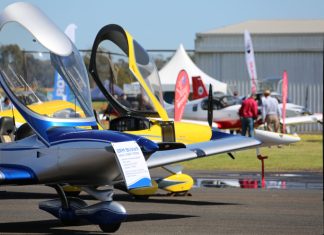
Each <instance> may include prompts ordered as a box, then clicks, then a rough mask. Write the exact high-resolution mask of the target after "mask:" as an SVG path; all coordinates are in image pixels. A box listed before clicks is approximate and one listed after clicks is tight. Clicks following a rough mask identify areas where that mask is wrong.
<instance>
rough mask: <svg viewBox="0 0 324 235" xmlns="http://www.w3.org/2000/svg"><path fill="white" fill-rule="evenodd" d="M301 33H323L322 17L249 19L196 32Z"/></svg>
mask: <svg viewBox="0 0 324 235" xmlns="http://www.w3.org/2000/svg"><path fill="white" fill-rule="evenodd" d="M244 30H248V31H249V32H250V33H252V34H303V33H316V34H317V33H324V19H318V20H251V21H245V22H242V23H239V24H234V25H229V26H225V27H222V28H217V29H212V30H209V31H206V32H201V33H198V34H242V33H243V32H244Z"/></svg>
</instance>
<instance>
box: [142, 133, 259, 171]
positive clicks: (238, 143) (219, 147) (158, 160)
mask: <svg viewBox="0 0 324 235" xmlns="http://www.w3.org/2000/svg"><path fill="white" fill-rule="evenodd" d="M260 144H261V142H260V141H258V140H256V139H254V138H248V137H244V136H238V135H236V136H233V135H227V134H224V137H223V138H216V139H215V140H211V141H207V142H201V143H196V144H189V145H186V148H180V149H174V150H164V151H157V152H155V153H153V154H152V155H151V156H150V157H149V158H148V159H147V161H146V163H147V166H148V167H149V168H153V167H159V166H163V165H168V164H172V163H176V162H182V161H187V160H192V159H195V158H201V157H207V156H210V155H215V154H221V153H228V152H232V151H238V150H243V149H247V148H255V146H258V145H260Z"/></svg>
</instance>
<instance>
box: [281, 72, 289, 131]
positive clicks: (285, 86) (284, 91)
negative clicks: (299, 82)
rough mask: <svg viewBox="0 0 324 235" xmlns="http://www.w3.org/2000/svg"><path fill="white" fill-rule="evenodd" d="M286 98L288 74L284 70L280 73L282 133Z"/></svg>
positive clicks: (284, 125)
mask: <svg viewBox="0 0 324 235" xmlns="http://www.w3.org/2000/svg"><path fill="white" fill-rule="evenodd" d="M287 98H288V75H287V71H286V70H285V71H284V72H283V75H282V133H285V132H286V104H287Z"/></svg>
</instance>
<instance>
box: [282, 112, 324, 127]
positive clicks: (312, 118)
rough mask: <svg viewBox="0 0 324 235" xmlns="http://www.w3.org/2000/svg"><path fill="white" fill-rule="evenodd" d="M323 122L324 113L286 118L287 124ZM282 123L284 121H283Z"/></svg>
mask: <svg viewBox="0 0 324 235" xmlns="http://www.w3.org/2000/svg"><path fill="white" fill-rule="evenodd" d="M317 122H319V123H323V114H321V113H315V114H312V115H303V116H297V117H287V118H286V119H285V123H286V125H297V124H306V123H317ZM281 123H282V121H281Z"/></svg>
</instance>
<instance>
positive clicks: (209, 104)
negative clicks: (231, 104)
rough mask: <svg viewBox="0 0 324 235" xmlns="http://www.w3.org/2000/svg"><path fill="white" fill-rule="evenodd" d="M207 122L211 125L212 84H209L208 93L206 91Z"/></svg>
mask: <svg viewBox="0 0 324 235" xmlns="http://www.w3.org/2000/svg"><path fill="white" fill-rule="evenodd" d="M207 119H208V124H209V126H210V127H212V123H213V88H212V85H211V84H209V93H208V116H207Z"/></svg>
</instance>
